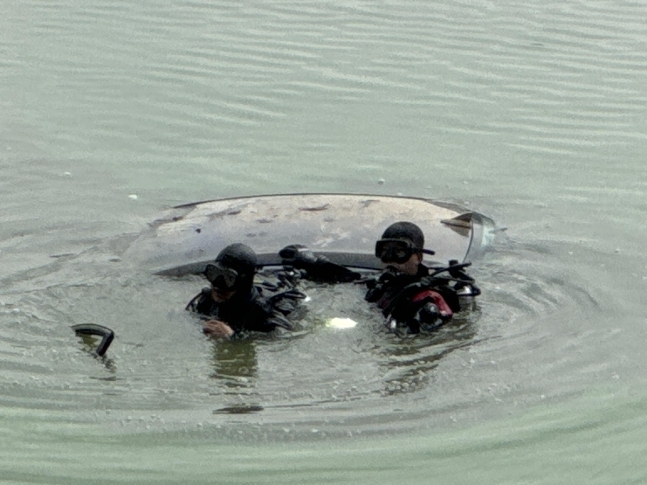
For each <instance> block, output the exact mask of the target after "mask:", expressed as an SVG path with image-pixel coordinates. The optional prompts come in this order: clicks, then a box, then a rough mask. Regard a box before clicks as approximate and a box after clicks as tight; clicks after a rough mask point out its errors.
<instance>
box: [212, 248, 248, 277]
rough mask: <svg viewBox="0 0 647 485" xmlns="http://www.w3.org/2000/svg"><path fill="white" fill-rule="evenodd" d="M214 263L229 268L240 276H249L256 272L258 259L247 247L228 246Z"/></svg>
mask: <svg viewBox="0 0 647 485" xmlns="http://www.w3.org/2000/svg"><path fill="white" fill-rule="evenodd" d="M216 263H220V264H221V265H223V266H226V267H227V268H231V269H233V270H235V271H237V272H238V274H240V275H247V276H251V275H253V274H254V271H255V270H256V265H257V263H258V259H257V258H256V253H255V252H254V250H253V249H252V248H250V247H249V246H247V245H245V244H242V243H235V244H230V245H229V246H227V247H226V248H224V249H223V250H222V251H220V253H219V254H218V256H217V257H216Z"/></svg>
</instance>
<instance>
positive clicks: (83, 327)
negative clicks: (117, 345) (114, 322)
mask: <svg viewBox="0 0 647 485" xmlns="http://www.w3.org/2000/svg"><path fill="white" fill-rule="evenodd" d="M72 329H73V330H74V333H76V334H77V335H96V336H98V337H101V342H100V343H99V345H98V346H97V348H96V349H95V350H94V352H93V354H95V355H96V356H97V357H103V356H104V355H105V353H106V352H107V351H108V347H110V344H111V343H112V340H113V339H114V338H115V332H113V331H112V330H110V329H109V328H108V327H104V326H103V325H97V324H96V323H80V324H78V325H72Z"/></svg>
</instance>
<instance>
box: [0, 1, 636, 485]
mask: <svg viewBox="0 0 647 485" xmlns="http://www.w3.org/2000/svg"><path fill="white" fill-rule="evenodd" d="M3 12H4V15H3V16H2V18H1V19H0V164H1V167H2V171H1V172H0V208H1V209H2V211H1V212H0V269H1V272H0V273H1V274H0V383H1V388H2V390H1V391H0V419H1V420H2V426H1V431H0V432H1V433H2V435H3V436H2V439H1V440H0V442H1V443H2V445H0V450H2V453H1V454H0V456H1V458H0V470H1V471H2V472H1V473H0V480H1V481H3V482H4V483H12V484H22V483H47V484H51V483H65V484H69V483H88V482H90V483H153V482H154V483H178V482H183V483H274V482H276V483H278V482H281V483H304V482H312V483H346V482H353V483H369V482H370V483H395V482H397V483H428V482H430V481H438V482H445V483H497V484H499V483H511V484H512V483H515V484H517V483H551V484H552V483H563V482H566V481H571V482H575V483H600V484H602V483H604V484H607V483H641V482H643V481H644V480H645V476H646V474H647V467H645V465H643V463H642V462H643V461H644V460H642V456H643V455H644V451H645V445H644V442H645V431H644V429H645V427H644V417H643V416H644V414H645V412H644V411H645V393H644V392H643V388H644V384H645V378H644V372H643V368H644V367H645V365H646V364H647V360H646V358H645V353H644V351H643V342H644V340H645V337H646V336H647V335H646V334H647V325H646V324H647V317H646V312H645V308H646V307H645V304H644V303H643V301H644V295H645V290H646V287H647V259H646V258H645V256H644V251H643V249H644V240H645V237H646V236H647V231H646V230H645V228H644V224H643V222H642V220H643V218H644V213H645V209H646V208H647V203H646V201H645V200H646V199H645V190H646V188H647V175H646V172H645V169H644V163H643V162H644V159H645V156H646V155H647V121H646V120H647V118H646V117H645V106H646V105H647V87H646V86H647V82H646V81H647V55H646V54H645V53H646V52H647V27H645V25H647V24H646V23H645V20H646V19H647V6H646V5H645V4H644V3H641V2H633V1H627V2H611V1H595V2H591V1H587V2H583V1H574V0H569V1H567V2H544V3H542V4H537V5H529V4H527V3H524V2H514V1H512V2H503V3H501V2H498V3H493V2H485V1H473V2H460V1H450V2H445V3H442V4H440V3H434V2H417V1H400V2H390V3H389V2H387V3H383V2H325V3H320V4H313V3H311V2H298V1H293V2H279V3H266V2H245V3H244V4H242V3H240V2H217V3H205V2H184V1H156V2H153V1H144V2H139V3H137V4H135V3H133V2H126V1H118V2H110V3H109V4H106V5H103V4H99V3H97V2H92V1H89V2H84V3H83V4H80V3H74V2H70V1H69V0H61V1H58V2H45V3H44V2H36V1H25V2H5V5H3ZM382 182H383V183H382ZM289 192H361V193H376V194H404V195H409V196H426V197H432V198H435V199H442V200H447V201H451V202H457V203H460V204H463V205H466V206H468V207H470V208H472V209H475V210H478V211H480V212H483V213H485V214H487V215H489V216H491V217H493V218H494V219H495V220H497V221H498V222H499V224H500V225H501V226H506V227H508V230H507V231H506V232H505V233H503V234H501V235H500V237H499V238H498V239H497V240H496V241H495V243H494V246H493V248H492V250H491V251H490V252H489V253H487V254H485V255H484V257H483V258H482V259H481V260H479V261H476V262H475V264H474V271H473V272H474V274H475V275H476V276H477V278H478V280H479V282H480V283H481V287H482V289H483V296H482V297H481V299H480V309H479V311H477V312H473V313H472V314H470V315H466V316H463V317H462V318H459V319H457V320H456V321H454V322H453V323H452V325H451V326H449V327H447V328H445V329H444V330H443V331H442V332H440V333H439V334H437V335H435V336H433V337H426V338H418V339H409V340H399V339H397V338H396V337H394V336H392V335H389V334H386V333H385V332H383V331H382V330H381V328H380V322H379V318H377V316H376V315H375V314H374V313H373V312H372V311H371V310H370V309H368V308H366V307H365V306H364V305H361V304H358V301H359V300H361V290H360V289H358V288H352V287H351V288H346V287H336V288H325V287H316V286H315V287H313V288H310V291H311V292H313V293H314V294H315V295H316V296H317V298H314V299H313V301H314V302H321V301H330V302H332V303H331V304H330V305H322V304H318V303H313V304H312V305H311V307H310V308H309V314H308V317H307V318H306V319H305V320H304V322H303V323H302V327H301V328H300V331H299V332H296V333H295V334H292V335H285V336H283V337H280V338H277V339H268V338H258V339H255V340H252V341H247V342H237V343H236V342H233V343H231V342H230V343H216V344H214V343H212V342H209V341H206V340H205V338H204V337H203V336H202V335H201V333H200V331H199V328H198V327H197V326H196V325H195V321H194V320H193V319H192V318H191V316H190V315H186V314H185V312H184V311H183V305H184V304H185V303H186V301H187V300H188V299H189V298H190V297H191V296H192V295H193V294H194V293H195V292H196V291H197V290H198V289H199V288H200V286H201V285H202V282H201V281H200V280H199V279H198V278H193V277H186V278H162V277H153V276H151V275H150V274H149V272H148V271H147V269H146V268H144V267H141V266H139V265H138V264H136V263H134V262H133V261H129V260H128V259H125V258H123V257H122V256H123V254H124V252H125V250H126V249H127V248H128V246H129V244H130V243H131V242H132V241H133V240H134V238H135V237H136V236H137V234H139V233H140V232H141V231H142V230H143V229H144V228H145V227H146V225H147V223H148V222H150V221H152V220H154V219H155V218H156V217H157V216H158V215H159V213H160V212H161V211H162V210H163V209H165V208H167V207H169V206H171V205H174V204H177V203H183V202H189V201H194V200H204V199H211V198H215V197H224V196H234V195H246V194H257V193H289ZM333 314H334V315H335V316H336V315H339V316H346V317H351V318H354V319H355V320H357V321H360V322H361V325H358V326H357V327H355V328H352V329H346V330H334V329H331V328H328V327H326V326H325V325H324V324H323V322H324V321H325V319H326V318H328V317H330V316H333ZM86 321H94V322H97V323H101V324H104V325H107V326H109V327H111V328H114V330H115V332H116V334H117V338H116V340H115V342H114V343H113V346H112V347H111V351H110V359H109V360H108V361H107V362H104V363H102V362H100V361H98V360H95V359H93V358H92V357H91V356H89V355H88V354H87V353H86V352H85V351H84V350H83V345H82V343H81V342H79V341H78V340H77V339H76V338H75V337H74V336H73V335H72V333H71V331H70V329H69V325H72V324H75V323H81V322H86Z"/></svg>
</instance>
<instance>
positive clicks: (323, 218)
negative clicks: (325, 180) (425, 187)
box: [124, 194, 494, 275]
mask: <svg viewBox="0 0 647 485" xmlns="http://www.w3.org/2000/svg"><path fill="white" fill-rule="evenodd" d="M397 221H411V222H413V223H415V224H417V225H418V226H420V228H421V229H422V231H423V232H424V234H425V247H426V248H427V249H432V250H434V251H435V252H436V254H435V256H434V257H433V259H432V260H427V259H426V260H425V261H426V262H439V263H443V264H444V263H446V262H447V261H448V260H450V259H456V260H458V261H461V262H462V261H465V260H467V259H471V258H474V257H475V255H476V254H477V253H478V252H479V251H480V250H482V249H483V247H484V246H486V245H487V244H488V241H489V237H490V234H491V233H492V230H493V229H494V223H493V221H492V220H491V219H489V218H488V217H486V216H483V215H482V214H479V213H477V212H472V211H469V210H467V209H464V208H461V207H459V206H456V205H452V204H447V203H442V202H437V201H433V200H430V199H422V198H411V197H395V196H382V195H360V194H283V195H260V196H253V197H236V198H227V199H218V200H210V201H203V202H195V203H190V204H183V205H180V206H176V207H174V208H172V209H170V210H168V211H167V212H166V213H165V214H163V216H162V218H161V219H159V220H157V221H155V222H154V223H152V224H151V226H150V228H149V229H148V230H147V231H145V232H144V233H143V234H141V235H140V236H139V237H138V238H137V239H136V240H135V241H134V243H133V244H132V245H131V246H130V248H129V249H128V250H127V251H126V253H125V255H124V256H125V257H126V258H128V259H134V260H138V261H140V262H142V263H144V264H146V265H147V266H148V267H149V268H150V269H151V271H153V272H155V273H158V274H167V275H182V274H187V273H197V272H200V271H202V270H203V269H204V266H205V265H206V264H207V263H208V262H211V261H213V259H214V258H215V257H216V255H217V254H218V253H219V252H220V250H221V249H223V248H224V247H225V246H227V245H229V244H232V243H234V242H242V243H244V244H247V245H249V246H250V247H251V248H253V249H254V251H256V253H257V255H258V256H259V262H260V263H261V264H263V265H278V264H280V263H281V260H280V258H279V256H278V252H279V250H280V249H282V248H283V247H285V246H287V245H289V244H303V245H305V246H307V247H309V248H310V249H312V250H313V251H314V252H316V253H318V254H323V255H325V256H327V257H328V258H329V259H330V260H331V261H333V262H336V263H339V264H343V265H345V266H351V267H356V268H364V269H379V268H381V263H380V261H379V260H378V259H377V258H376V257H375V255H374V248H375V241H376V240H377V239H378V238H379V237H380V235H381V234H382V232H384V230H385V229H386V228H387V227H388V226H389V225H390V224H392V223H393V222H397ZM427 258H428V257H427Z"/></svg>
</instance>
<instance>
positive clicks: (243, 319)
mask: <svg viewBox="0 0 647 485" xmlns="http://www.w3.org/2000/svg"><path fill="white" fill-rule="evenodd" d="M256 265H257V258H256V253H254V251H253V250H252V249H251V248H250V247H249V246H246V245H245V244H240V243H237V244H231V245H229V246H227V247H226V248H224V249H223V250H222V251H221V252H220V253H219V254H218V256H217V257H216V260H215V262H214V264H209V265H207V268H206V269H205V271H204V275H205V276H206V278H207V279H208V280H209V282H210V283H211V288H204V289H203V290H202V291H201V292H200V293H199V294H197V295H196V296H195V297H194V298H193V299H192V300H191V301H190V302H189V304H188V305H187V306H186V309H187V310H190V311H194V312H196V313H199V314H200V315H202V316H203V319H204V320H206V321H205V322H204V324H203V331H204V333H205V334H206V335H208V336H210V337H213V338H231V337H234V336H238V335H241V334H243V333H244V332H246V331H253V332H271V331H273V330H275V329H276V328H278V327H281V328H285V329H288V330H290V329H291V328H292V326H291V324H290V322H289V321H288V320H287V319H286V318H285V315H287V314H288V313H289V312H290V311H291V310H292V309H293V308H294V306H296V300H298V299H301V298H304V297H305V295H303V293H300V292H298V291H296V290H294V289H290V290H288V291H284V292H282V293H280V294H277V295H274V296H273V297H271V298H266V297H264V296H263V295H262V289H261V288H260V287H258V286H255V285H254V274H255V273H256Z"/></svg>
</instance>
